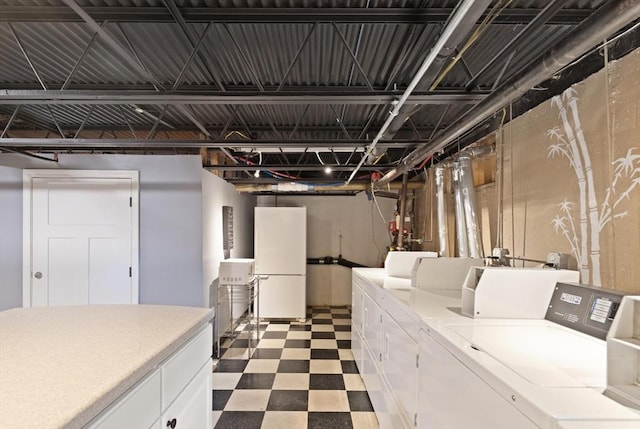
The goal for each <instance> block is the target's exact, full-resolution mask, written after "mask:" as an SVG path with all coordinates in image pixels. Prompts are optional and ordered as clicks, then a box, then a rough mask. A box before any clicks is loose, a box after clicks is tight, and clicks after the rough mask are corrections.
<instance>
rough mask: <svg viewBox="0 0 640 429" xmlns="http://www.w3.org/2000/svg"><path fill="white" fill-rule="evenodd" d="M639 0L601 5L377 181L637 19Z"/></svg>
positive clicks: (394, 174) (433, 150) (616, 0)
mask: <svg viewBox="0 0 640 429" xmlns="http://www.w3.org/2000/svg"><path fill="white" fill-rule="evenodd" d="M639 16H640V1H638V0H612V1H610V2H608V3H606V4H604V5H603V6H601V7H600V8H599V9H598V10H597V11H596V12H594V14H593V15H591V17H589V18H587V19H586V20H585V21H584V22H583V23H582V24H580V25H579V26H578V27H577V28H576V30H575V31H574V32H573V33H571V34H570V35H569V36H568V37H567V38H566V39H564V40H563V41H562V42H561V43H559V44H558V45H556V46H555V47H554V48H552V49H551V50H550V51H549V52H548V53H547V54H546V55H544V56H543V57H542V60H541V61H540V62H539V63H538V64H537V65H535V66H533V67H529V68H527V69H526V70H525V71H524V72H523V73H522V74H520V75H517V76H514V77H513V78H511V79H510V80H508V81H507V82H505V83H504V84H503V85H502V86H501V87H500V88H499V89H498V90H497V91H496V92H494V93H493V94H492V95H490V96H489V97H487V98H486V99H484V100H483V101H481V102H480V103H478V104H477V105H476V107H474V108H473V109H471V110H470V111H469V112H468V113H467V114H466V115H465V116H464V117H463V118H462V119H461V120H459V121H456V123H455V124H454V125H452V126H451V127H449V128H447V129H446V130H445V131H444V132H443V133H442V134H440V136H439V137H436V138H435V139H434V140H433V141H432V142H431V143H429V144H427V145H425V146H423V147H421V148H418V149H416V150H415V151H413V152H412V153H410V154H409V155H407V157H405V159H404V160H403V161H402V163H401V164H400V165H399V166H398V167H396V168H394V169H392V170H390V171H389V172H387V173H386V174H385V175H384V176H383V177H382V178H381V179H380V180H378V183H380V184H384V183H389V182H391V181H392V180H394V179H395V178H396V177H398V176H400V175H401V174H404V173H405V172H407V171H409V170H411V169H412V168H413V167H415V166H416V165H418V164H419V163H420V162H422V160H423V159H425V158H427V157H429V156H432V155H434V154H435V153H437V152H439V151H440V150H442V149H444V148H445V146H446V145H448V144H449V143H451V142H452V141H454V140H455V139H456V138H458V137H460V136H461V135H462V134H464V133H466V132H467V131H469V130H471V129H472V128H473V127H475V126H476V125H477V124H478V123H480V122H481V121H483V120H485V119H487V118H489V117H490V116H491V115H493V114H494V113H495V112H497V111H499V110H500V109H502V108H503V107H504V106H506V105H508V104H509V103H511V102H512V101H514V100H516V99H517V98H518V97H521V96H522V95H524V94H525V93H526V92H527V91H529V90H530V89H531V88H533V87H534V86H535V85H537V84H539V83H540V82H542V81H544V80H546V79H549V78H550V77H551V76H553V75H554V74H555V73H556V72H558V70H560V69H562V68H563V67H565V66H567V65H569V64H571V63H572V62H573V61H575V60H576V59H578V58H579V57H580V56H581V55H583V54H584V53H586V52H588V51H589V50H590V49H592V48H593V47H594V46H596V45H597V44H598V43H600V42H602V41H603V40H605V39H606V38H608V37H610V36H611V35H613V34H614V33H616V32H617V31H618V30H621V29H622V28H623V27H625V26H626V25H628V24H630V23H631V22H633V21H635V20H636V19H638V17H639Z"/></svg>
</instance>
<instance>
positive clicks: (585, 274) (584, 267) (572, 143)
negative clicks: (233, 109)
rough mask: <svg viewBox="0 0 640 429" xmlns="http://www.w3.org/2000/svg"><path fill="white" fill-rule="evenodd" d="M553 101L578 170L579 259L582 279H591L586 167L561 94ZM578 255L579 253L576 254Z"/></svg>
mask: <svg viewBox="0 0 640 429" xmlns="http://www.w3.org/2000/svg"><path fill="white" fill-rule="evenodd" d="M552 103H553V104H555V105H556V106H557V107H558V110H559V115H560V119H562V126H563V129H564V132H565V134H566V135H567V142H568V144H569V152H570V153H571V159H572V162H573V167H574V170H575V172H576V178H577V179H578V190H579V192H580V218H579V219H580V222H579V223H580V254H581V257H580V258H579V259H578V264H579V266H580V279H581V280H582V281H583V282H588V281H589V263H588V260H587V257H586V255H587V254H588V247H587V242H588V222H587V203H586V187H587V185H586V179H585V175H584V169H583V167H582V160H581V159H580V150H579V149H578V145H577V143H576V139H575V135H574V133H573V129H572V128H571V124H570V123H569V118H568V116H567V110H566V108H565V106H564V103H563V102H562V98H561V97H560V96H555V97H553V98H552ZM576 256H577V255H576Z"/></svg>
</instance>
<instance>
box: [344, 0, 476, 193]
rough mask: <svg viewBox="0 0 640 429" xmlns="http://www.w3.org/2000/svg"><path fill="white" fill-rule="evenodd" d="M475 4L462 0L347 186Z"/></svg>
mask: <svg viewBox="0 0 640 429" xmlns="http://www.w3.org/2000/svg"><path fill="white" fill-rule="evenodd" d="M475 3H477V0H464V1H463V2H462V3H460V4H459V6H458V7H457V8H456V10H455V11H454V13H453V15H452V16H451V19H450V20H449V22H448V24H447V26H446V27H445V28H444V31H443V32H442V35H441V36H440V38H439V39H438V41H437V42H436V44H435V45H434V46H433V48H432V49H431V51H430V52H429V55H427V58H425V60H424V62H423V63H422V65H421V66H420V68H419V69H418V72H417V73H416V75H415V76H414V77H413V79H412V80H411V82H410V83H409V85H408V86H407V89H406V90H405V91H404V93H403V94H402V96H401V97H400V99H399V100H398V101H396V102H394V103H392V105H393V106H394V107H393V110H391V111H390V112H389V116H388V117H387V120H386V121H385V123H384V124H383V125H382V128H380V131H378V134H377V135H376V137H375V138H374V139H373V141H372V142H371V144H370V145H369V147H368V149H367V152H366V154H365V156H363V157H362V159H361V160H360V162H359V163H358V165H357V166H356V168H355V169H354V170H353V171H352V172H351V175H350V176H349V179H348V180H347V181H346V182H345V184H347V185H348V184H349V183H351V181H352V180H353V178H354V177H355V176H356V174H357V173H358V171H359V170H360V168H361V167H362V166H363V165H364V163H365V162H366V160H367V158H369V156H370V155H371V154H372V153H373V152H374V150H375V148H376V145H377V144H378V141H380V139H382V137H383V136H384V133H385V132H386V131H387V128H389V125H390V124H391V122H392V121H393V119H394V118H395V117H396V116H398V113H399V112H400V109H401V108H402V106H403V105H404V104H405V103H406V102H407V99H408V98H409V96H410V95H411V93H412V92H413V91H414V89H415V88H416V86H418V84H419V83H420V81H421V80H422V77H423V76H424V74H425V73H426V72H427V70H428V69H429V67H430V66H431V64H432V63H433V62H434V61H435V59H436V58H437V57H438V54H439V53H440V51H441V50H442V48H443V47H444V46H445V45H446V43H447V41H448V40H449V38H450V37H451V35H452V34H453V33H454V32H455V31H456V29H457V28H458V26H459V25H460V23H461V22H463V21H464V18H465V16H466V14H467V13H468V12H469V11H470V10H472V9H473V7H474V6H477V5H476V4H475Z"/></svg>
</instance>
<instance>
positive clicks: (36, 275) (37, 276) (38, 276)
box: [33, 271, 42, 280]
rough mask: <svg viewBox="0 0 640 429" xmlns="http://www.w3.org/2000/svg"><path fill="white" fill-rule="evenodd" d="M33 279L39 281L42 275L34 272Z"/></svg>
mask: <svg viewBox="0 0 640 429" xmlns="http://www.w3.org/2000/svg"><path fill="white" fill-rule="evenodd" d="M33 277H35V278H37V279H38V280H40V279H41V278H42V273H41V272H40V271H38V272H36V273H35V274H34V275H33Z"/></svg>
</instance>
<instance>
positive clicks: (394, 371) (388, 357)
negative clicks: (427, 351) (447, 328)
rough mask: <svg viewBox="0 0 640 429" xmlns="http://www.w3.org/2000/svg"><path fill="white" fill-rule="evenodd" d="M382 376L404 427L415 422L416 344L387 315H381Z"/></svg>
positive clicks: (416, 385) (416, 387)
mask: <svg viewBox="0 0 640 429" xmlns="http://www.w3.org/2000/svg"><path fill="white" fill-rule="evenodd" d="M382 332H383V346H382V372H383V374H384V377H385V378H386V379H387V381H388V382H389V386H390V387H391V390H392V391H393V394H394V397H395V399H396V401H397V404H398V407H399V408H400V411H401V412H402V417H403V418H404V420H405V425H408V426H409V427H413V426H415V425H416V419H417V412H418V409H417V398H416V393H417V390H418V343H417V342H416V341H415V340H414V339H413V338H411V336H409V334H408V333H407V332H406V331H405V330H404V329H403V328H402V327H400V325H399V324H398V323H397V322H396V321H395V320H394V319H393V318H392V317H391V316H390V315H389V313H386V312H385V313H383V315H382Z"/></svg>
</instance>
